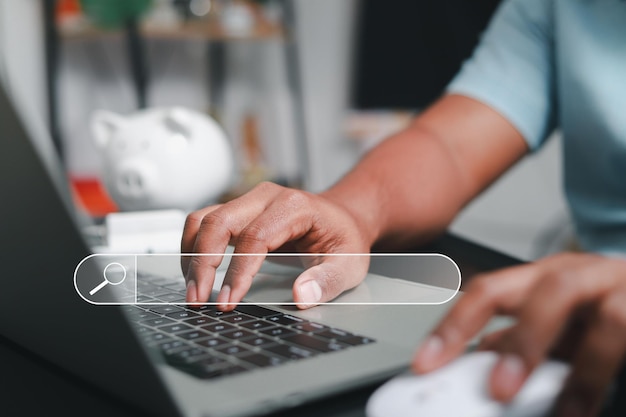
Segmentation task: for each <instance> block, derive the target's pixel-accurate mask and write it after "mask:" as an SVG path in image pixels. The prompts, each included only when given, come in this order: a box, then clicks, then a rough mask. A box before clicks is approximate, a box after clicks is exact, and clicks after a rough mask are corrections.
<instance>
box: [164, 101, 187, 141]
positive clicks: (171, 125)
mask: <svg viewBox="0 0 626 417" xmlns="http://www.w3.org/2000/svg"><path fill="white" fill-rule="evenodd" d="M163 123H164V124H165V127H166V129H167V130H168V131H170V132H171V133H173V134H176V135H181V136H183V137H184V138H185V139H188V140H189V139H191V124H192V116H191V114H189V111H188V110H186V109H184V108H182V107H175V108H173V109H171V110H168V111H167V113H165V118H164V119H163Z"/></svg>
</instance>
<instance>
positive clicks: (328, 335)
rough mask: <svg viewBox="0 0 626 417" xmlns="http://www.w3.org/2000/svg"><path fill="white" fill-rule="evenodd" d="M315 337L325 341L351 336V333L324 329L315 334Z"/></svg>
mask: <svg viewBox="0 0 626 417" xmlns="http://www.w3.org/2000/svg"><path fill="white" fill-rule="evenodd" d="M315 336H318V337H323V338H325V339H340V338H342V337H348V336H352V333H348V332H346V331H343V330H339V329H330V328H328V329H324V330H322V331H321V332H317V333H315Z"/></svg>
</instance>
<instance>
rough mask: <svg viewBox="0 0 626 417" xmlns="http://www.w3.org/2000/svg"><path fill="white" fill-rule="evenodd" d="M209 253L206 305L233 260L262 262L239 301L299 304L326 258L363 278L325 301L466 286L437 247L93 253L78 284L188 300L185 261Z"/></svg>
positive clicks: (407, 298) (421, 297)
mask: <svg viewBox="0 0 626 417" xmlns="http://www.w3.org/2000/svg"><path fill="white" fill-rule="evenodd" d="M202 257H206V258H205V259H202ZM209 257H210V260H211V261H212V262H215V260H217V262H221V263H220V264H219V267H217V269H216V271H215V278H214V279H215V281H214V285H213V294H212V296H211V298H210V299H209V300H208V302H206V303H202V304H206V305H216V304H217V303H216V302H215V297H216V295H217V293H218V292H219V290H220V288H221V286H222V283H223V281H224V278H225V276H226V274H227V273H229V272H228V271H229V267H230V266H231V265H234V264H235V263H242V262H250V261H255V262H258V264H261V268H260V270H259V272H258V273H257V274H256V275H255V276H254V278H253V280H252V286H251V288H250V291H249V292H248V293H247V295H246V297H245V298H244V300H243V302H241V303H238V304H239V305H246V304H251V305H256V304H265V305H282V306H288V305H295V304H296V303H295V302H294V300H293V291H292V286H293V282H294V281H295V279H296V278H298V277H299V276H300V274H303V273H308V274H311V273H312V271H314V270H318V271H320V270H321V271H326V270H327V269H326V266H328V265H335V266H339V268H334V269H332V268H331V269H329V271H330V270H332V271H333V274H335V275H333V277H332V278H333V279H334V278H336V279H347V280H354V279H355V278H357V279H358V278H361V277H364V278H363V281H362V282H361V284H359V285H358V286H357V287H355V288H353V289H351V290H348V291H346V292H344V293H343V294H341V295H340V296H339V297H337V298H336V299H334V300H332V301H330V302H327V303H322V304H332V305H417V304H443V303H446V302H448V301H450V300H451V299H452V298H454V296H455V295H456V294H457V293H458V291H459V288H460V286H461V273H460V271H459V268H458V266H457V265H456V263H455V262H454V261H453V260H452V259H450V258H449V257H447V256H445V255H440V254H431V253H428V254H369V253H364V254H232V253H230V254H134V255H130V254H121V255H112V254H94V255H90V256H88V257H86V258H85V259H83V260H82V261H81V262H80V263H79V264H78V266H77V267H76V270H75V271H74V287H75V289H76V291H77V293H78V295H79V296H80V297H81V298H83V299H84V300H85V301H86V302H88V303H91V304H94V305H186V304H188V303H186V302H185V293H186V280H185V277H184V275H183V272H182V267H181V265H182V264H183V263H188V262H191V261H193V263H194V264H196V265H206V264H207V261H209ZM194 258H197V259H194ZM182 261H184V262H182ZM352 266H354V267H352ZM366 267H367V268H369V272H367V273H365V272H358V271H357V270H361V271H365V270H366ZM233 270H235V268H233ZM337 271H338V272H337ZM341 275H343V276H341ZM353 275H359V276H353ZM193 305H195V306H197V305H198V303H193Z"/></svg>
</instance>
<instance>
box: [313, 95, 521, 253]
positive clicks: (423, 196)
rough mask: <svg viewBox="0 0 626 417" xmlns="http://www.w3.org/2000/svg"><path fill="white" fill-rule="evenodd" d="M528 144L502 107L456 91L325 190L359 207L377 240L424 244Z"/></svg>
mask: <svg viewBox="0 0 626 417" xmlns="http://www.w3.org/2000/svg"><path fill="white" fill-rule="evenodd" d="M526 150H527V148H526V145H525V142H524V140H523V139H522V137H521V136H520V135H519V133H518V132H517V131H516V130H515V129H514V128H513V127H512V126H511V125H510V123H509V122H508V121H506V120H505V119H503V118H502V117H501V116H500V115H499V114H497V113H495V112H494V111H493V110H491V109H490V108H488V107H487V106H485V105H483V104H481V103H479V102H476V101H474V100H471V99H468V98H466V97H460V96H448V97H444V98H443V99H441V100H440V101H439V102H438V103H436V104H435V105H434V106H432V107H431V108H430V109H429V110H427V111H426V112H425V113H424V114H423V115H421V116H419V117H418V118H416V119H415V121H414V122H413V123H412V124H411V125H410V126H409V127H408V128H407V129H405V130H404V131H402V132H400V133H398V134H397V135H394V136H393V137H390V138H389V139H387V140H386V141H384V142H383V143H382V144H380V145H379V146H378V147H376V148H375V149H373V150H372V151H371V152H369V153H368V154H367V155H366V156H365V157H364V158H363V159H362V160H361V161H360V162H359V164H357V166H356V167H355V168H354V169H353V170H352V171H351V172H350V173H349V174H347V175H346V176H345V177H344V178H343V179H342V180H341V181H339V182H338V183H337V184H336V185H335V186H333V187H332V188H330V189H329V190H328V191H326V192H325V193H323V195H324V196H325V197H327V198H330V199H332V200H333V201H335V202H337V203H339V204H341V205H342V206H344V207H345V208H346V209H347V210H349V211H350V212H351V213H352V214H353V216H354V217H355V218H356V219H357V223H358V224H359V225H360V227H361V228H362V229H363V230H364V233H365V234H366V236H367V238H368V239H369V242H370V244H372V245H373V244H374V243H376V242H378V243H380V242H393V243H394V244H395V245H402V244H406V243H408V242H411V243H416V242H418V241H423V240H425V239H428V238H430V237H432V236H433V235H435V234H437V233H439V232H441V231H442V230H444V229H445V228H446V227H447V226H448V225H449V224H450V222H451V221H452V220H453V219H454V217H455V215H456V214H457V213H458V212H459V211H460V210H461V208H462V207H463V206H464V205H465V204H467V202H469V201H470V200H471V199H472V198H474V197H475V196H476V195H477V194H479V193H480V192H481V191H482V190H483V189H484V188H486V187H487V186H488V185H489V184H490V183H491V182H493V181H494V180H495V178H497V177H498V176H499V175H500V174H501V173H502V172H503V171H504V170H506V169H507V168H508V167H510V166H511V165H512V164H513V163H514V162H515V161H517V160H518V159H519V158H520V157H521V156H522V155H524V154H525V152H526Z"/></svg>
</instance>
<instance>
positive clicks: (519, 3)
mask: <svg viewBox="0 0 626 417" xmlns="http://www.w3.org/2000/svg"><path fill="white" fill-rule="evenodd" d="M553 6H554V4H553V0H505V1H504V2H503V4H502V5H501V6H500V7H499V8H498V10H497V11H496V13H495V15H494V17H493V18H492V20H491V23H490V24H489V27H488V28H487V30H486V31H485V33H484V34H483V35H482V39H481V41H480V43H479V45H478V47H477V48H476V50H475V51H474V54H473V56H472V57H471V58H470V59H469V60H467V61H466V62H465V63H464V64H463V67H462V68H461V71H460V72H459V73H458V74H457V76H456V77H455V78H454V79H453V80H452V82H451V83H450V84H449V85H448V87H447V89H446V92H447V93H448V94H461V95H464V96H468V97H471V98H473V99H476V100H478V101H480V102H482V103H484V104H486V105H488V106H489V107H491V108H493V109H494V110H496V111H497V112H499V113H500V114H502V116H504V117H505V118H506V119H507V120H509V121H510V122H511V123H512V124H513V126H515V127H516V129H518V131H519V132H520V133H521V134H522V135H523V136H524V139H525V140H526V142H527V144H528V146H529V148H530V149H531V150H536V149H537V148H539V147H540V146H541V144H542V143H543V142H544V141H545V139H546V137H547V136H548V135H549V134H550V133H551V131H552V130H553V129H554V126H555V117H554V114H555V110H554V107H555V106H554V95H555V94H554V83H555V82H554V73H555V69H554V65H553V63H554V60H555V58H554V53H553V51H554V42H553Z"/></svg>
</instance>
